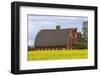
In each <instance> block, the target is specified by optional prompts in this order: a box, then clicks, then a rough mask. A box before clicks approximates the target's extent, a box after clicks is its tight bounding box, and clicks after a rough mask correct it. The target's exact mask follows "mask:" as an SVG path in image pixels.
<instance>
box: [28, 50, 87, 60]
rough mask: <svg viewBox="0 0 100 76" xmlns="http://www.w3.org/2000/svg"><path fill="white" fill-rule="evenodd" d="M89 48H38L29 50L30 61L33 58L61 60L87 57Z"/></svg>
mask: <svg viewBox="0 0 100 76" xmlns="http://www.w3.org/2000/svg"><path fill="white" fill-rule="evenodd" d="M87 58H88V50H87V49H83V50H43V51H42V50H41V51H40V50H36V51H28V61H32V60H61V59H87Z"/></svg>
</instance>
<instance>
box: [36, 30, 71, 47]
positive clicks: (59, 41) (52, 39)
mask: <svg viewBox="0 0 100 76" xmlns="http://www.w3.org/2000/svg"><path fill="white" fill-rule="evenodd" d="M71 30H72V29H60V30H56V29H44V30H40V31H39V32H38V34H37V36H36V39H35V46H37V47H39V46H40V47H43V46H63V45H66V44H67V43H68V39H69V35H70V32H71Z"/></svg>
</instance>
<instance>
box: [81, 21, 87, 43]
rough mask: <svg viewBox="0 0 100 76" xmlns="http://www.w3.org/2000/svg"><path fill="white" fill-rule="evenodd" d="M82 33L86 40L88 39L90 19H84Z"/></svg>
mask: <svg viewBox="0 0 100 76" xmlns="http://www.w3.org/2000/svg"><path fill="white" fill-rule="evenodd" d="M82 26H83V27H82V34H83V38H84V40H86V41H88V21H83V24H82Z"/></svg>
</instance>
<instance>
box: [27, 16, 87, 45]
mask: <svg viewBox="0 0 100 76" xmlns="http://www.w3.org/2000/svg"><path fill="white" fill-rule="evenodd" d="M86 20H88V18H87V17H75V16H43V15H28V45H31V46H34V41H35V37H36V35H37V33H38V32H39V31H40V30H41V29H56V26H57V25H60V26H61V29H63V28H77V31H80V32H81V31H82V23H83V21H86Z"/></svg>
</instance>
